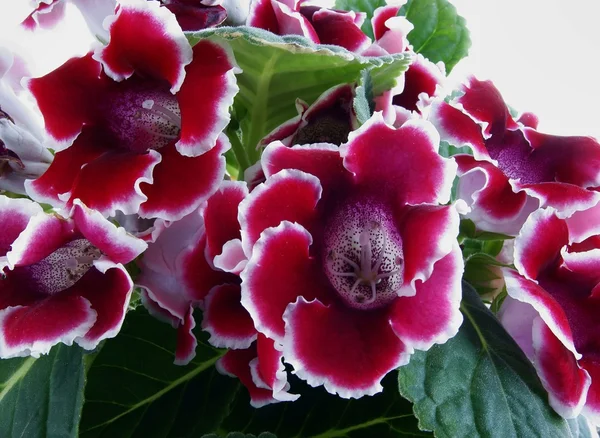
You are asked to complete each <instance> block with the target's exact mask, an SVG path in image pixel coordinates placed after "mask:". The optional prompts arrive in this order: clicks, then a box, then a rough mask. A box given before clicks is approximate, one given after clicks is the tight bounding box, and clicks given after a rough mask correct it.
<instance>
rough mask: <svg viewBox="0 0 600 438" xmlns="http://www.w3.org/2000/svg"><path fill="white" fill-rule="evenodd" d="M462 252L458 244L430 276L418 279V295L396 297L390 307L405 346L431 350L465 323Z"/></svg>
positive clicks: (396, 329) (393, 326)
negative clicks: (462, 300) (463, 312)
mask: <svg viewBox="0 0 600 438" xmlns="http://www.w3.org/2000/svg"><path fill="white" fill-rule="evenodd" d="M463 269H464V267H463V260H462V253H461V250H460V247H459V246H458V243H455V245H454V248H453V250H452V252H451V253H450V254H448V255H447V256H446V257H444V258H443V259H441V260H439V261H438V262H437V263H436V264H435V265H434V267H433V273H432V274H431V277H429V279H428V280H427V281H425V282H417V283H416V289H417V294H416V295H415V296H413V297H400V298H397V299H396V300H395V301H394V302H393V303H392V304H391V306H390V313H389V319H390V324H391V326H392V329H393V330H394V332H395V333H396V335H397V336H398V338H400V340H402V342H404V344H405V345H407V346H409V347H412V348H416V349H419V350H428V349H429V348H430V347H431V346H432V345H433V344H443V343H444V342H446V341H447V340H448V339H450V338H452V337H453V336H454V335H455V334H456V333H457V332H458V328H459V327H460V325H461V323H462V314H461V313H460V309H459V307H460V300H461V297H462V287H461V280H462V273H463Z"/></svg>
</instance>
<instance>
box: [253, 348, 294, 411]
mask: <svg viewBox="0 0 600 438" xmlns="http://www.w3.org/2000/svg"><path fill="white" fill-rule="evenodd" d="M249 365H250V375H251V376H252V381H253V382H254V384H255V385H256V387H257V388H262V389H271V390H272V391H273V398H274V399H275V400H279V401H295V400H298V398H299V397H300V394H290V393H289V392H288V391H289V389H290V384H289V382H288V381H287V373H286V372H285V365H283V362H281V361H279V367H278V368H277V372H276V379H277V380H276V382H275V383H276V384H275V386H274V387H273V388H271V387H270V386H269V385H267V384H266V383H265V382H264V381H263V380H262V378H261V377H260V372H259V371H258V357H255V358H254V359H252V360H251V361H250V364H249Z"/></svg>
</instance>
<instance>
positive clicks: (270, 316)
mask: <svg viewBox="0 0 600 438" xmlns="http://www.w3.org/2000/svg"><path fill="white" fill-rule="evenodd" d="M311 243H312V237H311V235H310V234H309V233H308V231H306V230H305V229H304V228H303V227H302V226H300V225H298V224H292V223H290V222H287V221H284V222H282V223H281V224H280V225H279V226H278V227H276V228H268V229H267V230H265V231H264V232H263V233H262V235H261V238H260V239H259V240H258V242H257V243H256V245H255V246H254V249H253V251H252V258H251V259H250V260H249V261H248V264H247V265H246V268H245V269H244V270H243V271H242V273H241V274H240V277H241V278H242V305H243V306H244V307H245V308H246V309H247V310H248V312H249V313H250V316H251V317H252V319H253V320H254V325H255V327H256V329H257V330H258V331H259V332H261V333H263V334H265V335H266V336H268V337H269V338H272V339H274V340H275V341H276V342H279V343H281V342H282V340H283V335H284V323H283V319H282V316H283V312H284V311H285V309H286V307H287V306H288V304H290V303H293V302H294V301H296V299H297V298H298V297H299V296H303V297H305V298H306V299H308V300H312V299H314V298H317V297H319V298H320V299H321V300H322V301H325V302H328V301H329V300H330V299H331V298H329V295H330V294H331V293H332V291H331V290H330V286H329V284H328V283H327V280H326V279H325V278H324V274H323V273H322V268H321V267H320V266H318V263H317V261H316V259H315V258H314V257H311V256H310V255H309V253H308V250H309V246H310V244H311Z"/></svg>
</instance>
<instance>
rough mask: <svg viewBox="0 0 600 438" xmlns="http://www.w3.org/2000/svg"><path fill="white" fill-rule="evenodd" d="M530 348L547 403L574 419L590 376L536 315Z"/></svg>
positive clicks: (584, 398) (583, 400) (582, 401)
mask: <svg viewBox="0 0 600 438" xmlns="http://www.w3.org/2000/svg"><path fill="white" fill-rule="evenodd" d="M533 348H534V351H535V357H534V364H535V367H536V370H537V372H538V375H539V376H540V379H541V380H542V383H543V384H544V387H545V388H546V390H547V391H548V398H549V401H550V406H552V407H553V408H554V410H555V411H556V412H558V413H559V414H560V415H561V416H563V417H565V418H575V417H576V416H578V415H579V414H580V413H581V409H582V407H583V405H584V403H585V400H586V396H587V392H588V388H589V386H590V384H591V381H592V379H591V378H590V375H589V374H588V373H587V371H585V370H584V369H583V368H581V367H580V366H579V364H578V363H577V360H576V358H575V356H574V355H573V353H572V352H571V351H569V350H568V349H567V348H565V346H564V345H563V344H562V342H561V341H560V340H559V339H558V338H557V337H556V336H555V335H554V333H553V332H552V330H550V329H549V328H548V326H547V325H546V324H544V321H542V320H541V319H539V318H538V319H536V320H535V321H534V323H533Z"/></svg>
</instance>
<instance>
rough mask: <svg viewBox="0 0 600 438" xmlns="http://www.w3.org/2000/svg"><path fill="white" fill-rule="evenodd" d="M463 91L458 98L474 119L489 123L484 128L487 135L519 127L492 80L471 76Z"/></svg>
mask: <svg viewBox="0 0 600 438" xmlns="http://www.w3.org/2000/svg"><path fill="white" fill-rule="evenodd" d="M463 91H464V92H465V94H464V95H463V96H460V97H459V98H457V99H456V100H457V102H458V103H459V104H461V105H462V106H463V108H464V110H465V112H466V113H467V114H469V116H471V117H472V118H473V119H474V120H476V121H478V122H484V123H487V124H488V125H487V126H486V127H485V128H484V130H483V132H484V135H485V136H486V137H487V136H489V135H491V134H493V133H502V132H504V131H505V130H506V129H510V130H515V129H518V128H519V125H518V124H517V122H515V121H514V120H513V118H512V116H511V115H510V111H509V110H508V107H507V106H506V103H505V102H504V99H503V98H502V95H501V94H500V92H499V91H498V89H497V88H496V87H495V86H494V84H493V83H492V81H479V80H477V79H476V78H474V77H470V78H469V80H468V82H467V84H466V85H465V86H464V87H463Z"/></svg>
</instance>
